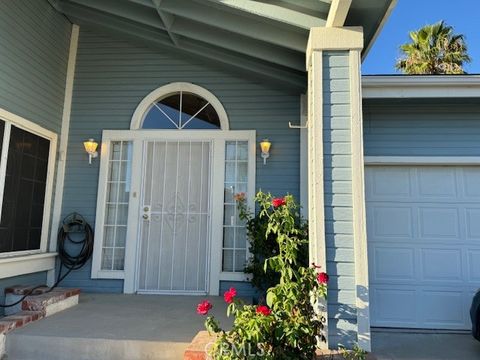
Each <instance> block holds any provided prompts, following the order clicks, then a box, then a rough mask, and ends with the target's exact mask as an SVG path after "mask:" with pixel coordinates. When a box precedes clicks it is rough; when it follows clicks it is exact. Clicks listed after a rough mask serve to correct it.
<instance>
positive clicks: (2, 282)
mask: <svg viewBox="0 0 480 360" xmlns="http://www.w3.org/2000/svg"><path fill="white" fill-rule="evenodd" d="M46 283H47V273H46V272H45V271H42V272H37V273H33V274H27V275H20V276H15V277H11V278H7V279H0V304H4V303H5V288H7V287H10V286H13V285H34V286H37V285H44V284H46ZM3 314H4V309H3V308H0V316H1V315H3Z"/></svg>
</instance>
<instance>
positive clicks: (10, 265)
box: [0, 108, 57, 278]
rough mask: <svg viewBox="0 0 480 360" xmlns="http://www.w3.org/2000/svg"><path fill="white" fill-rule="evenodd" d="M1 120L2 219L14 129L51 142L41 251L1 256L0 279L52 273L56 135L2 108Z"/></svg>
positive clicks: (0, 197)
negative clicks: (49, 249) (50, 243)
mask: <svg viewBox="0 0 480 360" xmlns="http://www.w3.org/2000/svg"><path fill="white" fill-rule="evenodd" d="M0 120H2V121H4V122H5V130H4V134H3V139H2V141H3V147H2V153H1V155H0V156H1V162H0V218H1V215H2V214H1V213H2V208H3V194H4V187H5V175H6V171H7V160H8V149H9V144H10V133H11V129H12V126H15V127H17V128H19V129H22V130H25V131H28V132H30V133H32V134H34V135H37V136H40V137H43V138H45V139H47V140H49V142H50V148H49V156H48V168H47V179H46V187H45V200H44V207H43V221H42V233H41V238H40V248H39V249H35V250H23V251H12V252H7V253H0V278H5V277H10V276H16V275H21V274H27V273H31V272H37V271H45V270H51V269H53V268H54V267H55V256H56V253H47V245H48V236H49V230H50V229H49V225H50V215H51V206H52V192H53V181H54V174H55V165H56V164H55V161H56V155H57V134H56V133H54V132H52V131H50V130H47V129H45V128H43V127H41V126H39V125H37V124H35V123H34V122H32V121H30V120H27V119H25V118H23V117H21V116H18V115H16V114H13V113H11V112H9V111H7V110H5V109H2V108H0ZM14 263H16V264H17V265H18V266H16V265H15V264H14Z"/></svg>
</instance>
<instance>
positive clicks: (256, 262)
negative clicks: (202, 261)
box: [236, 193, 308, 294]
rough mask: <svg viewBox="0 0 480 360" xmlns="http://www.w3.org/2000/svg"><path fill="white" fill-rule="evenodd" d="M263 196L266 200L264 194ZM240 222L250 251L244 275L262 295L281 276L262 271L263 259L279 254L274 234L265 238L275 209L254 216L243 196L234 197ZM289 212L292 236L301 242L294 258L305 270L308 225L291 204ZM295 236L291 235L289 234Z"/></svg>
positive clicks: (266, 270)
mask: <svg viewBox="0 0 480 360" xmlns="http://www.w3.org/2000/svg"><path fill="white" fill-rule="evenodd" d="M259 194H262V196H269V195H266V194H263V193H259ZM236 199H237V201H238V207H239V215H240V219H241V220H243V221H245V222H246V229H247V237H248V241H249V251H250V254H251V258H250V259H249V260H248V262H247V265H246V266H245V273H246V274H249V279H250V282H251V284H252V285H253V286H254V287H255V288H257V289H258V290H259V291H260V293H261V294H264V293H265V292H266V290H267V289H268V288H270V287H272V286H275V285H276V284H278V282H279V280H280V274H279V273H278V272H276V271H274V270H272V269H271V268H267V269H265V266H264V264H265V259H268V258H270V257H272V256H275V255H276V254H277V252H278V243H277V240H276V235H275V234H274V233H269V234H268V235H266V234H267V228H268V223H269V220H270V218H269V216H268V215H270V214H272V213H273V211H274V208H273V207H270V208H267V209H265V212H261V211H259V212H258V213H257V214H255V215H253V214H252V213H251V212H250V211H249V209H248V208H247V207H246V204H245V201H244V197H243V194H237V195H236ZM291 206H292V208H290V213H291V216H292V217H293V219H294V223H295V229H296V230H297V233H296V234H295V236H296V237H297V238H298V239H299V240H300V241H299V245H298V246H299V248H298V256H297V264H298V266H308V224H307V222H306V221H305V220H304V219H303V218H302V217H301V216H300V212H299V208H298V206H297V205H296V204H295V202H292V204H291ZM290 235H294V234H290Z"/></svg>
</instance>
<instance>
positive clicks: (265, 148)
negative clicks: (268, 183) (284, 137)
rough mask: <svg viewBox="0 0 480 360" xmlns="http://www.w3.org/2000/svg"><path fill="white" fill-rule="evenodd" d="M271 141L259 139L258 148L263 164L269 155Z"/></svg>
mask: <svg viewBox="0 0 480 360" xmlns="http://www.w3.org/2000/svg"><path fill="white" fill-rule="evenodd" d="M271 146H272V143H271V142H270V140H268V139H263V140H262V141H260V149H261V150H262V154H261V156H262V158H263V165H265V164H266V163H267V158H269V157H270V147H271Z"/></svg>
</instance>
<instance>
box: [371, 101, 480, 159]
mask: <svg viewBox="0 0 480 360" xmlns="http://www.w3.org/2000/svg"><path fill="white" fill-rule="evenodd" d="M363 109H364V111H363V114H364V115H363V121H364V147H365V155H366V156H368V155H370V156H380V155H383V156H386V155H396V156H410V155H419V156H480V145H479V144H480V103H479V101H478V99H470V100H467V99H458V100H453V99H437V100H435V99H433V100H428V99H420V100H418V99H417V100H412V99H410V100H402V101H398V100H365V101H364V104H363Z"/></svg>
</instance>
